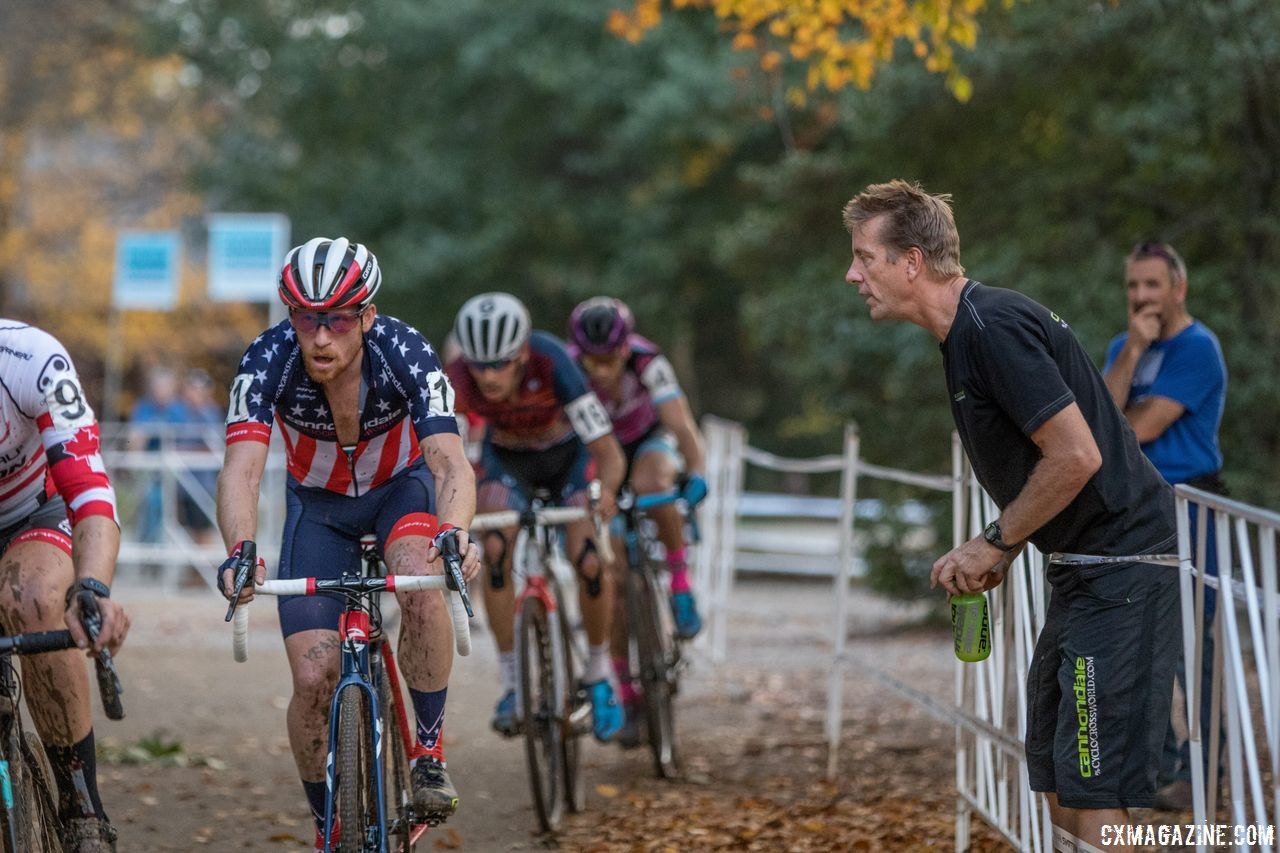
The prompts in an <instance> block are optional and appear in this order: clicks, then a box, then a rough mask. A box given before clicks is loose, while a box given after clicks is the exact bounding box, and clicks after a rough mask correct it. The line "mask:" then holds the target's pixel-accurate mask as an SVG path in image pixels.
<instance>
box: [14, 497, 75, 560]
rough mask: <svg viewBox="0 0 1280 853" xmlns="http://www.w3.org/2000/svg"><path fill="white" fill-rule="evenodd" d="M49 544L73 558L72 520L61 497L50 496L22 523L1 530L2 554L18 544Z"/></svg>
mask: <svg viewBox="0 0 1280 853" xmlns="http://www.w3.org/2000/svg"><path fill="white" fill-rule="evenodd" d="M30 540H36V541H39V542H47V543H49V544H50V545H53V546H54V547H55V548H58V549H60V550H62V551H64V552H66V554H67V556H71V520H70V519H69V518H67V504H66V502H65V501H63V499H62V496H61V495H56V494H55V495H50V496H49V498H48V499H47V500H46V501H45V502H44V503H42V504H40V506H38V507H36V511H35V512H33V513H31V515H28V516H27V517H26V518H24V519H23V520H22V521H19V522H17V523H16V524H12V525H10V526H9V527H6V528H4V529H3V530H0V554H3V553H4V552H5V551H8V550H9V546H10V545H14V544H16V543H18V542H27V541H30Z"/></svg>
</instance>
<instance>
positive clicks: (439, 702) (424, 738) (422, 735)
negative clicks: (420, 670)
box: [409, 687, 449, 759]
mask: <svg viewBox="0 0 1280 853" xmlns="http://www.w3.org/2000/svg"><path fill="white" fill-rule="evenodd" d="M448 694H449V688H448V687H446V688H444V689H443V690H436V691H434V692H431V693H427V692H425V691H422V690H414V689H413V688H412V687H410V688H409V698H410V699H412V700H413V710H414V713H415V714H416V715H417V717H418V743H420V744H422V745H423V747H425V748H426V750H427V751H428V752H430V753H431V754H433V755H435V757H436V758H439V759H443V758H444V751H443V750H442V749H440V748H439V747H440V746H441V744H440V743H439V741H440V729H441V728H442V727H443V726H444V700H445V697H446V696H447V695H448Z"/></svg>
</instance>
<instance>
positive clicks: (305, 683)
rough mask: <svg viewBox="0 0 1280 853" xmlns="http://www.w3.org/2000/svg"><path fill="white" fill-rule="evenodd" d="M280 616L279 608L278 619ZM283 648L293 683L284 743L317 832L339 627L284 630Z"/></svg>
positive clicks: (320, 824) (322, 799)
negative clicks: (333, 628)
mask: <svg viewBox="0 0 1280 853" xmlns="http://www.w3.org/2000/svg"><path fill="white" fill-rule="evenodd" d="M283 601H284V599H282V602H281V603H283ZM284 616H285V614H284V611H283V608H282V610H281V619H282V622H283V620H284ZM335 624H336V622H335ZM284 648H285V655H286V657H287V658H288V660H289V670H290V673H291V675H292V685H293V691H292V693H291V694H290V696H289V707H288V710H287V711H286V712H285V725H286V728H287V729H288V732H289V747H290V749H291V750H292V751H293V761H294V764H296V765H297V768H298V778H299V779H300V780H301V782H302V788H303V792H304V793H305V795H306V798H307V806H308V808H309V809H310V811H311V817H312V819H313V821H314V822H315V826H316V832H319V831H320V829H321V827H322V825H323V823H324V798H325V759H326V757H327V755H328V749H329V707H330V703H331V702H332V701H333V690H334V688H335V687H337V684H338V672H339V648H340V643H339V640H338V632H337V631H336V630H331V629H321V628H308V629H303V630H300V631H296V632H294V633H287V634H286V635H285V638H284Z"/></svg>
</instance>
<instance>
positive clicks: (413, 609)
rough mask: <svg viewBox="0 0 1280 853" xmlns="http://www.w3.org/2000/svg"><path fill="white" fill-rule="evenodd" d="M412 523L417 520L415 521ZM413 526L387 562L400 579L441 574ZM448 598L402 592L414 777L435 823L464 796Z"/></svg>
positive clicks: (422, 808) (426, 814)
mask: <svg viewBox="0 0 1280 853" xmlns="http://www.w3.org/2000/svg"><path fill="white" fill-rule="evenodd" d="M410 518H411V517H410ZM406 529H409V530H411V529H413V527H412V523H411V524H410V525H409V526H408V527H405V526H401V527H400V528H399V529H398V530H397V529H393V530H392V532H391V535H390V536H389V537H388V539H387V545H386V548H385V559H386V563H387V568H388V570H389V571H390V573H391V574H394V575H401V574H403V575H422V574H432V575H439V574H441V573H442V572H443V567H442V565H441V563H440V561H439V560H437V561H436V562H434V563H428V562H427V550H428V548H430V547H431V539H430V537H428V536H424V535H419V534H416V533H405V532H404V531H405V530H406ZM444 595H445V594H444V593H443V592H441V591H439V590H423V591H420V592H411V593H397V598H398V600H399V602H400V612H401V619H402V621H401V625H400V655H399V660H398V663H399V665H400V671H401V673H402V674H403V675H404V680H405V683H406V685H407V687H408V691H409V699H410V703H411V705H412V706H413V712H414V720H415V726H414V731H415V733H416V737H417V743H418V747H419V748H418V750H415V752H417V753H418V754H417V755H415V757H414V758H413V760H412V761H411V768H412V769H411V771H410V774H411V776H410V778H411V782H412V788H413V800H414V805H415V807H416V808H417V810H418V814H419V815H420V816H421V817H423V818H426V819H427V820H428V821H429V822H431V823H435V822H437V821H441V820H444V819H446V818H447V817H449V815H451V814H453V813H454V811H456V810H457V808H458V791H457V789H456V788H455V787H454V785H453V781H452V780H451V779H450V778H449V774H448V771H447V770H446V769H445V768H446V766H447V763H446V761H445V755H444V739H443V737H442V736H441V735H442V733H443V730H444V718H445V704H446V699H447V696H448V690H449V675H450V673H451V671H452V669H453V623H452V621H451V619H450V616H449V611H448V605H447V604H446V602H445V599H444Z"/></svg>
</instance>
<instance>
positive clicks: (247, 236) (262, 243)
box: [209, 213, 289, 302]
mask: <svg viewBox="0 0 1280 853" xmlns="http://www.w3.org/2000/svg"><path fill="white" fill-rule="evenodd" d="M287 251H289V217H287V216H285V215H284V214H280V213H213V214H210V215H209V298H210V299H216V300H219V301H222V302H270V301H274V300H275V295H276V279H277V277H278V276H279V275H280V265H281V264H282V263H284V254H285V252H287Z"/></svg>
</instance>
